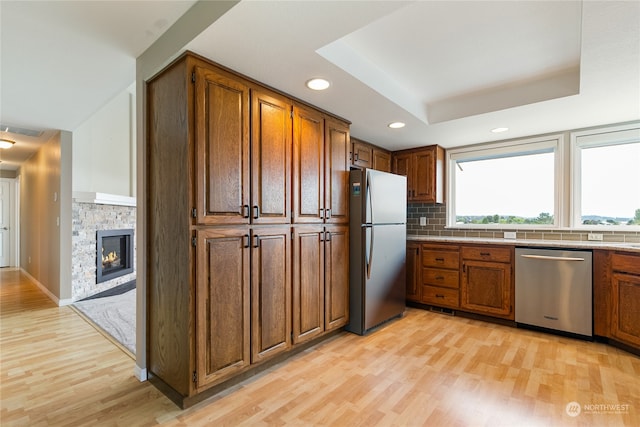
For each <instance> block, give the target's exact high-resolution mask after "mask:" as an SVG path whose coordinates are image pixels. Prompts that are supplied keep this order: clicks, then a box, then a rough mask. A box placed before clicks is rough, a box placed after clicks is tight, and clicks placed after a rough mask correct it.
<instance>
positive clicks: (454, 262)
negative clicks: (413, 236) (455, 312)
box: [421, 244, 460, 308]
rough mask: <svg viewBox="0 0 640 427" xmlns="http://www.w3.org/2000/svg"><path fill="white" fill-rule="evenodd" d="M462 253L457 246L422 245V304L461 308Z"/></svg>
mask: <svg viewBox="0 0 640 427" xmlns="http://www.w3.org/2000/svg"><path fill="white" fill-rule="evenodd" d="M459 272H460V251H459V247H458V246H457V245H434V244H423V245H422V274H421V276H422V289H421V293H422V295H421V302H423V303H425V304H430V305H435V306H438V307H447V308H458V307H460V291H459V289H460V278H459V274H460V273H459Z"/></svg>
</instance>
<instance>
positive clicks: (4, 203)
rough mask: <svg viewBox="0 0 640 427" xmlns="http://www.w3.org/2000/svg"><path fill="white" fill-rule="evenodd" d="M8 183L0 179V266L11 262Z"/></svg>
mask: <svg viewBox="0 0 640 427" xmlns="http://www.w3.org/2000/svg"><path fill="white" fill-rule="evenodd" d="M10 188H11V187H10V184H9V182H7V181H0V267H7V266H9V265H10V263H11V239H10V237H11V234H10V233H11V227H10V225H11V220H10V218H9V213H10V212H11V207H10V205H11V195H10Z"/></svg>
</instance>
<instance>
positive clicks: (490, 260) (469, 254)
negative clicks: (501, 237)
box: [460, 246, 515, 320]
mask: <svg viewBox="0 0 640 427" xmlns="http://www.w3.org/2000/svg"><path fill="white" fill-rule="evenodd" d="M460 251H461V257H462V275H461V280H460V308H461V309H463V310H468V311H472V312H474V313H478V314H484V315H487V316H494V317H502V318H505V319H509V320H514V319H515V312H514V310H513V306H514V296H515V295H514V281H513V248H512V247H499V246H491V247H489V246H462V247H461V249H460Z"/></svg>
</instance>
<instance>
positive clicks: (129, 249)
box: [96, 229, 133, 283]
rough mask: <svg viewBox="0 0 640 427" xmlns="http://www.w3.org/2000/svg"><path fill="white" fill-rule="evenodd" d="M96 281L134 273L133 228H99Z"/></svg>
mask: <svg viewBox="0 0 640 427" xmlns="http://www.w3.org/2000/svg"><path fill="white" fill-rule="evenodd" d="M96 243H97V244H96V246H97V248H96V249H97V250H96V267H97V268H96V283H102V282H106V281H107V280H111V279H115V278H116V277H120V276H124V275H125V274H129V273H133V245H132V243H133V230H132V229H128V230H98V232H97V233H96Z"/></svg>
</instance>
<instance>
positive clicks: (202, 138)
mask: <svg viewBox="0 0 640 427" xmlns="http://www.w3.org/2000/svg"><path fill="white" fill-rule="evenodd" d="M194 78H195V89H194V91H195V94H194V97H195V101H196V102H195V109H196V111H195V125H194V129H195V135H196V143H195V151H196V152H195V159H196V175H197V176H199V177H202V179H198V180H196V181H195V187H196V207H195V208H194V211H195V214H196V222H197V223H198V224H209V225H215V224H248V223H249V216H250V209H251V206H250V197H249V196H250V193H249V155H250V153H249V102H250V101H249V86H248V84H247V83H246V82H243V81H242V80H239V79H236V78H233V77H232V76H230V75H229V74H228V73H227V72H225V71H223V70H218V69H213V68H210V67H203V66H196V67H195V71H194ZM155 93H156V92H154V95H155ZM183 96H186V94H183ZM183 101H184V100H183ZM166 102H170V101H169V100H166ZM186 113H187V112H186V111H185V114H186ZM183 126H186V123H185V124H183ZM176 160H177V159H176ZM168 172H173V171H168ZM185 172H186V171H185ZM186 177H187V176H185V178H186ZM219 183H224V184H225V185H219Z"/></svg>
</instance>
